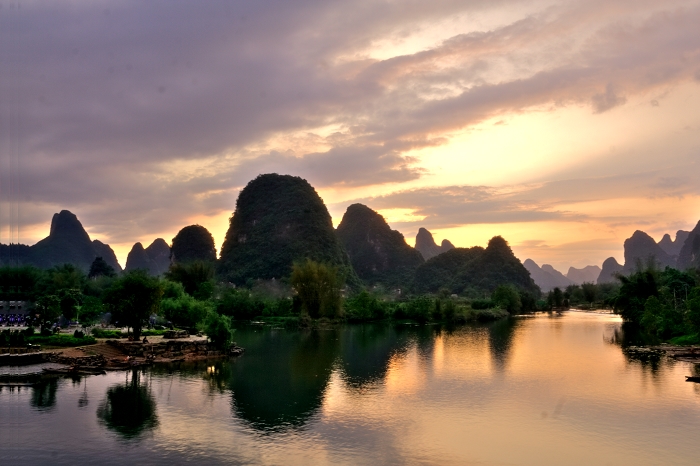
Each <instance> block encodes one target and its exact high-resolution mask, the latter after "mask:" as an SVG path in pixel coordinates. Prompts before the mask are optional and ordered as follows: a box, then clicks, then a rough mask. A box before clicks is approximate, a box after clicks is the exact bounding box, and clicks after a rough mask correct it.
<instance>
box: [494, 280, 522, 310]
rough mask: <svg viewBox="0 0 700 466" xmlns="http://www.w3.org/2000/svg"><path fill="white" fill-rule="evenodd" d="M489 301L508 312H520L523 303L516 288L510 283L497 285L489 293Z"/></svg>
mask: <svg viewBox="0 0 700 466" xmlns="http://www.w3.org/2000/svg"><path fill="white" fill-rule="evenodd" d="M491 301H493V302H494V303H496V304H497V305H498V306H500V307H502V308H503V309H505V310H506V311H508V312H509V313H510V314H515V313H517V312H520V310H521V309H522V307H523V305H522V302H521V301H520V294H519V293H518V290H517V289H515V287H514V286H512V285H499V286H498V287H497V288H496V290H495V291H494V292H493V294H492V295H491Z"/></svg>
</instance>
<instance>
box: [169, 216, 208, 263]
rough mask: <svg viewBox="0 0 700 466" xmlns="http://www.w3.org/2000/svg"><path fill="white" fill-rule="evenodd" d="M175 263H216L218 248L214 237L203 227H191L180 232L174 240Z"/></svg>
mask: <svg viewBox="0 0 700 466" xmlns="http://www.w3.org/2000/svg"><path fill="white" fill-rule="evenodd" d="M172 244H173V246H172V254H171V256H172V261H173V263H180V264H182V263H186V262H193V261H203V262H214V261H215V260H216V248H215V246H214V237H213V236H212V235H211V233H209V230H207V229H206V228H204V227H203V226H201V225H190V226H187V227H185V228H183V229H182V230H180V231H179V232H178V233H177V235H175V238H173V243H172Z"/></svg>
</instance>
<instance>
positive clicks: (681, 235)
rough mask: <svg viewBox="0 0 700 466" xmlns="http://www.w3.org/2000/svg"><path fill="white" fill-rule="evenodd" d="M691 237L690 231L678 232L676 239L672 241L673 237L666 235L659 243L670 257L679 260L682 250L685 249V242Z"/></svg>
mask: <svg viewBox="0 0 700 466" xmlns="http://www.w3.org/2000/svg"><path fill="white" fill-rule="evenodd" d="M689 235H690V232H689V231H684V230H678V231H677V232H676V239H675V240H672V239H671V235H669V234H668V233H666V234H665V235H664V237H663V238H661V241H659V243H658V244H659V247H660V248H661V249H663V251H664V252H665V253H666V254H668V255H669V256H674V257H676V258H677V257H678V255H679V254H680V253H681V249H683V245H684V244H685V240H687V239H688V236H689Z"/></svg>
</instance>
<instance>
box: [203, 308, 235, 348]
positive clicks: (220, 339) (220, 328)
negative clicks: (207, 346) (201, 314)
mask: <svg viewBox="0 0 700 466" xmlns="http://www.w3.org/2000/svg"><path fill="white" fill-rule="evenodd" d="M204 333H206V334H207V337H208V338H209V341H211V343H212V344H213V345H214V346H215V347H217V348H219V349H225V348H227V347H228V346H229V345H230V344H231V341H232V340H233V331H232V330H231V319H229V318H228V317H226V316H222V315H221V314H218V313H216V312H214V311H211V312H209V314H208V315H207V318H206V320H205V321H204Z"/></svg>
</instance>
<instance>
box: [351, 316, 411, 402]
mask: <svg viewBox="0 0 700 466" xmlns="http://www.w3.org/2000/svg"><path fill="white" fill-rule="evenodd" d="M408 341H409V339H408V337H407V335H406V332H400V331H397V329H396V328H395V327H393V326H390V325H386V324H371V325H354V326H348V327H345V328H344V329H343V330H342V332H341V334H340V343H341V356H342V362H341V364H342V369H343V373H344V376H345V377H344V378H345V382H346V383H347V384H348V385H349V386H351V387H355V388H360V387H363V386H365V385H368V384H371V383H374V382H381V381H382V380H383V379H384V377H385V376H386V371H387V369H388V367H389V360H390V359H391V357H392V356H393V355H395V354H397V353H400V352H402V351H405V349H406V346H407V344H408Z"/></svg>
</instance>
